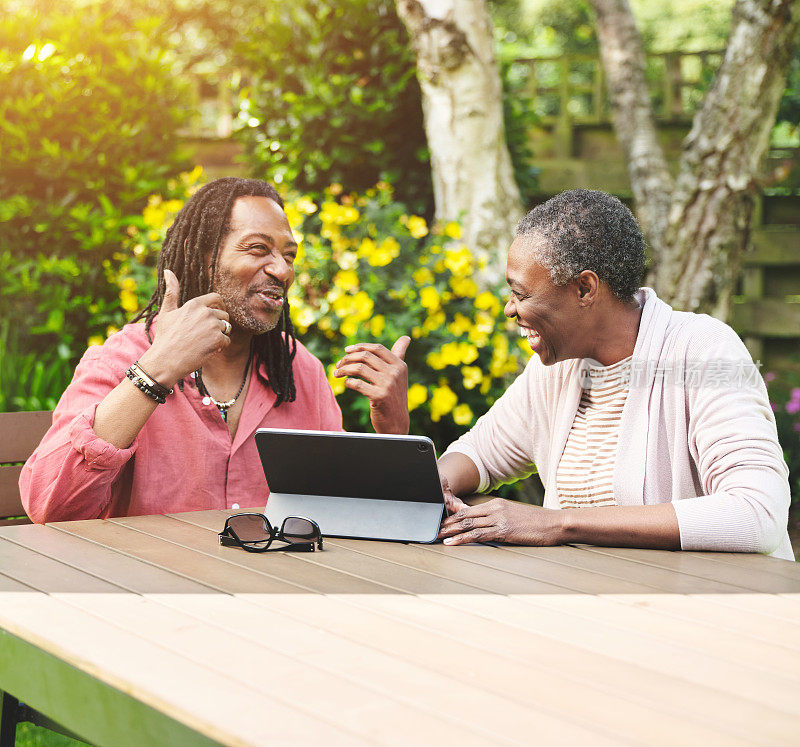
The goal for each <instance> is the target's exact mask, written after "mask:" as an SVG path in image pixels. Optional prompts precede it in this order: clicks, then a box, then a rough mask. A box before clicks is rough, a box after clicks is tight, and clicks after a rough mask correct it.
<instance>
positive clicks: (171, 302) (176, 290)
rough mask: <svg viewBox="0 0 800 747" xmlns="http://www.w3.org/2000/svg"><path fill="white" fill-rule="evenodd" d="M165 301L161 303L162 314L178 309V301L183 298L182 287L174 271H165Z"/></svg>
mask: <svg viewBox="0 0 800 747" xmlns="http://www.w3.org/2000/svg"><path fill="white" fill-rule="evenodd" d="M164 285H165V287H166V290H165V291H164V300H163V301H162V302H161V313H162V314H163V313H164V312H166V311H175V310H176V309H177V308H178V299H179V298H180V296H181V286H180V283H178V278H177V277H176V276H175V273H174V272H173V271H172V270H164Z"/></svg>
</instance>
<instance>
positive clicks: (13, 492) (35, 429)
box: [0, 410, 53, 527]
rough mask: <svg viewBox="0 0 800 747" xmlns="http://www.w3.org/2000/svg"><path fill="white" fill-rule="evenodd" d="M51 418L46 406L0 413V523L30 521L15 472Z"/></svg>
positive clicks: (31, 451)
mask: <svg viewBox="0 0 800 747" xmlns="http://www.w3.org/2000/svg"><path fill="white" fill-rule="evenodd" d="M52 422H53V413H52V411H50V410H39V411H36V412H3V413H0V527H2V526H8V525H9V524H30V520H29V519H28V518H20V517H25V509H24V508H23V507H22V501H21V499H20V495H19V473H20V472H21V471H22V462H24V461H25V460H26V459H27V458H28V457H29V456H30V455H31V454H32V453H33V450H34V449H35V448H36V447H37V446H38V445H39V441H41V440H42V436H44V434H45V433H46V432H47V429H48V428H49V427H50V425H51V423H52Z"/></svg>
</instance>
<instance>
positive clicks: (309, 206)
mask: <svg viewBox="0 0 800 747" xmlns="http://www.w3.org/2000/svg"><path fill="white" fill-rule="evenodd" d="M295 207H296V208H297V209H298V210H299V211H300V212H301V213H303V214H304V215H311V214H312V213H316V212H317V206H316V205H315V204H314V201H313V200H311V199H310V198H308V197H301V198H300V199H299V200H298V201H297V202H296V203H295Z"/></svg>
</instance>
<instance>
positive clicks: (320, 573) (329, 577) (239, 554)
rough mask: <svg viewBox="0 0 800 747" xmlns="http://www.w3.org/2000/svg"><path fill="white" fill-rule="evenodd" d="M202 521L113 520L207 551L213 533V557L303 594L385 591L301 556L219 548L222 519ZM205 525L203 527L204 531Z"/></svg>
mask: <svg viewBox="0 0 800 747" xmlns="http://www.w3.org/2000/svg"><path fill="white" fill-rule="evenodd" d="M202 514H203V515H204V517H205V521H204V522H202V523H196V522H201V521H202V519H201V518H200V517H197V518H196V517H194V516H192V517H188V516H187V515H185V514H183V515H181V516H184V517H186V520H183V519H178V518H172V517H158V520H154V518H155V517H132V518H129V519H115V521H116V522H118V523H119V524H121V525H123V526H126V527H128V528H130V529H135V530H137V531H139V532H144V533H146V534H149V535H150V536H153V537H158V538H159V539H161V538H164V537H167V536H168V537H169V541H170V542H173V543H175V544H177V545H181V546H183V547H187V548H197V547H199V546H200V545H203V546H204V547H206V548H207V549H208V541H209V530H210V531H212V532H213V533H214V536H213V537H212V538H211V539H212V545H213V546H214V547H213V550H209V552H213V554H214V555H215V556H216V557H220V558H223V559H224V560H226V561H227V562H229V563H232V564H235V565H239V566H241V567H243V568H249V569H251V570H256V571H259V572H263V573H268V574H269V575H272V576H274V577H276V578H279V579H280V580H282V581H284V582H289V583H291V584H294V585H296V586H297V587H298V588H300V589H302V590H303V591H309V590H313V591H315V592H317V593H320V594H329V593H330V594H335V593H339V592H346V593H348V594H385V593H386V591H387V589H386V587H385V586H382V585H381V584H377V583H375V582H373V581H369V580H367V579H364V578H361V577H359V576H354V575H352V574H348V573H341V572H339V571H335V570H329V569H327V568H326V569H319V568H316V567H315V566H309V565H308V564H307V563H304V562H303V561H302V557H301V556H302V555H304V554H305V553H285V552H270V553H267V554H258V553H246V552H243V551H241V550H239V549H238V548H236V547H220V546H219V545H218V544H217V539H216V533H217V532H218V531H219V529H220V528H221V526H222V524H223V522H224V519H220V517H219V512H216V511H214V512H202ZM204 524H207V525H208V526H207V528H204Z"/></svg>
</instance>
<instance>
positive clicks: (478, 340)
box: [467, 311, 494, 348]
mask: <svg viewBox="0 0 800 747" xmlns="http://www.w3.org/2000/svg"><path fill="white" fill-rule="evenodd" d="M492 332H494V317H493V316H492V315H491V314H489V313H487V312H485V311H477V312H475V325H474V326H473V327H472V328H471V329H470V331H469V333H468V335H467V336H468V337H469V341H470V342H473V343H475V344H476V345H477V346H478V347H480V348H482V347H484V346H485V345H486V343H488V342H489V336H490V335H491V334H492Z"/></svg>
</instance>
